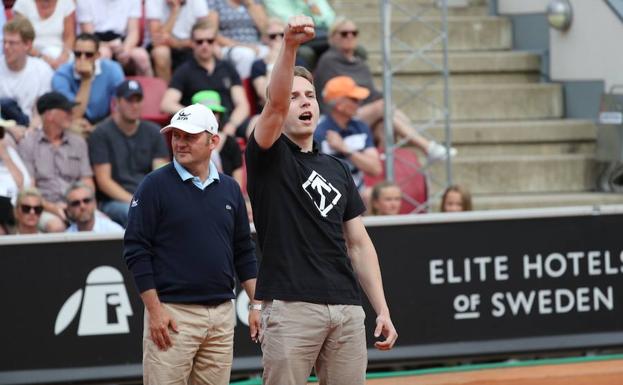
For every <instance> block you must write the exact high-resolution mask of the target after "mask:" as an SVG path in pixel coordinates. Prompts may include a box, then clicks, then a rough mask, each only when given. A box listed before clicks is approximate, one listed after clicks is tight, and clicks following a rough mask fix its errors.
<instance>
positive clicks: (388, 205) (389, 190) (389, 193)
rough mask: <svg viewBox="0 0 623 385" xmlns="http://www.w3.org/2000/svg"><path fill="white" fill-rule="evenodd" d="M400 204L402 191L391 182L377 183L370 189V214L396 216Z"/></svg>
mask: <svg viewBox="0 0 623 385" xmlns="http://www.w3.org/2000/svg"><path fill="white" fill-rule="evenodd" d="M401 204H402V191H400V187H399V186H398V185H397V184H395V183H393V182H379V183H377V184H375V185H374V187H373V188H372V193H371V194H370V204H369V205H368V206H369V209H370V214H372V215H398V214H400V205H401Z"/></svg>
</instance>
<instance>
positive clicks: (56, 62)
mask: <svg viewBox="0 0 623 385" xmlns="http://www.w3.org/2000/svg"><path fill="white" fill-rule="evenodd" d="M75 10H76V6H75V4H74V2H73V0H44V1H42V0H17V1H16V2H15V3H14V4H13V13H14V14H15V16H17V17H20V16H21V17H25V18H27V19H28V20H30V22H31V23H32V25H33V27H34V28H35V32H36V38H35V41H34V43H33V46H32V48H31V50H30V55H31V56H35V57H40V58H41V59H43V60H45V62H47V63H48V64H49V65H50V67H52V68H53V69H57V68H58V67H60V66H61V65H62V64H64V63H66V62H67V61H68V60H69V59H70V58H71V48H72V45H73V44H74V39H75V37H76V20H75V14H76V12H75Z"/></svg>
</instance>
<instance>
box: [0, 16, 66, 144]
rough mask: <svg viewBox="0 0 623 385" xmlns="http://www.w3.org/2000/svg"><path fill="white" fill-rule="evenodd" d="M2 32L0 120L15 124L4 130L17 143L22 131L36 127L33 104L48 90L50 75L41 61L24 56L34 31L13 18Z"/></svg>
mask: <svg viewBox="0 0 623 385" xmlns="http://www.w3.org/2000/svg"><path fill="white" fill-rule="evenodd" d="M2 31H3V33H4V38H3V39H4V40H3V42H4V44H3V45H2V52H3V54H4V55H2V57H1V58H0V108H1V111H0V113H1V116H2V119H7V120H8V119H10V120H15V122H16V123H17V125H15V126H13V127H8V128H7V130H8V133H10V134H11V135H12V136H13V139H15V141H16V142H19V140H21V138H22V137H23V135H24V133H25V131H26V127H29V126H36V125H38V123H39V119H38V118H37V117H36V115H37V114H36V110H35V102H36V101H37V98H38V97H39V96H41V95H43V94H44V93H46V92H48V91H49V90H50V86H51V82H52V75H53V74H54V71H52V69H51V68H50V66H49V65H47V64H46V63H45V62H44V61H43V60H41V59H39V58H37V57H32V56H29V55H28V52H29V51H30V49H31V48H32V42H33V40H34V38H35V30H34V29H33V27H32V24H31V23H30V22H29V21H28V20H27V19H25V18H23V17H16V18H13V19H12V20H11V21H9V22H7V23H6V24H5V25H4V27H2Z"/></svg>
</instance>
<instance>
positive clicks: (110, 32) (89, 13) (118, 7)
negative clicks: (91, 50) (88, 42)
mask: <svg viewBox="0 0 623 385" xmlns="http://www.w3.org/2000/svg"><path fill="white" fill-rule="evenodd" d="M76 5H77V8H76V18H77V20H78V23H79V25H80V30H81V31H82V32H89V33H93V34H95V36H97V37H98V38H99V39H100V48H99V51H100V55H101V57H103V58H105V59H111V58H114V59H115V60H117V61H118V62H119V63H121V65H122V66H123V69H124V72H125V73H126V74H127V75H129V74H132V75H141V76H153V75H154V73H153V70H152V68H151V60H150V58H149V54H148V53H147V50H146V49H145V48H143V47H141V46H140V38H141V31H140V19H141V17H142V9H141V6H142V5H141V0H124V1H119V0H77V2H76Z"/></svg>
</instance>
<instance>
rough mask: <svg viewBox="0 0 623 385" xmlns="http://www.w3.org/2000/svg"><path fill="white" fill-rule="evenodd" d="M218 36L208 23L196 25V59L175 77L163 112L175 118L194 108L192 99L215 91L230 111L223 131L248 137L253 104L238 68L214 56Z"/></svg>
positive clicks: (194, 36)
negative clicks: (249, 99) (248, 125)
mask: <svg viewBox="0 0 623 385" xmlns="http://www.w3.org/2000/svg"><path fill="white" fill-rule="evenodd" d="M217 34H218V32H217V30H216V29H215V28H214V27H213V26H211V25H210V24H209V23H207V22H206V21H199V22H197V23H195V25H193V28H192V31H191V39H192V42H191V44H192V48H193V56H192V58H190V59H189V60H188V61H186V62H185V63H184V64H182V65H181V66H179V67H178V68H177V69H176V70H175V72H174V73H173V77H172V78H171V83H170V84H169V88H168V89H167V90H166V91H165V93H164V95H163V96H162V102H161V103H160V108H161V109H162V111H164V112H167V113H171V114H173V113H175V112H176V111H178V110H180V109H181V108H183V107H184V106H188V105H190V104H191V98H192V97H193V95H195V94H196V93H197V92H199V91H204V90H215V91H217V92H218V93H219V94H220V95H221V100H222V101H223V106H224V107H225V108H227V111H228V115H227V117H226V119H224V121H223V123H224V124H223V127H222V131H223V132H225V133H226V134H227V135H231V136H234V135H236V133H238V136H244V133H245V132H246V125H247V123H248V120H249V112H250V107H249V101H248V100H247V94H246V93H245V91H244V88H243V86H242V81H241V80H240V76H238V72H236V69H235V68H234V66H233V65H232V64H231V63H230V62H228V61H225V60H219V59H217V58H216V57H215V56H214V54H215V49H216V47H217V46H216V38H217Z"/></svg>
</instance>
